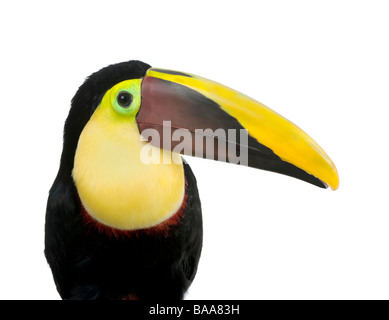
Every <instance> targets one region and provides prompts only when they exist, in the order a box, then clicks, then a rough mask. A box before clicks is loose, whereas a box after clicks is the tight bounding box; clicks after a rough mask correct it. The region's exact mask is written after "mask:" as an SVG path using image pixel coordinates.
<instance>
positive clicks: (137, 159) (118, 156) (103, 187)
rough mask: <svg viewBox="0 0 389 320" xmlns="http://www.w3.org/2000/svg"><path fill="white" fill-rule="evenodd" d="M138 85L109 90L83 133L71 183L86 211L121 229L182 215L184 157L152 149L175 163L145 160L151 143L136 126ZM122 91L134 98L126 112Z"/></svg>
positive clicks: (128, 83) (123, 84) (126, 83)
mask: <svg viewBox="0 0 389 320" xmlns="http://www.w3.org/2000/svg"><path fill="white" fill-rule="evenodd" d="M140 84H141V80H140V79H135V80H127V81H123V82H121V83H119V84H117V85H116V86H114V87H113V88H112V89H110V90H109V91H107V93H106V94H105V96H104V97H103V99H102V102H101V104H100V105H99V106H98V107H97V109H96V110H95V112H94V114H93V115H92V117H91V118H90V120H89V122H88V123H87V124H86V126H85V127H84V129H83V131H82V133H81V135H80V138H79V141H78V146H77V150H76V154H75V158H74V168H73V179H74V182H75V184H76V187H77V191H78V194H79V196H80V199H81V202H82V204H83V205H84V207H85V209H86V211H87V212H88V213H89V214H90V215H91V216H92V217H93V218H95V219H96V220H97V221H99V222H100V223H102V224H104V225H107V226H109V227H112V228H115V229H120V230H136V229H143V228H149V227H153V226H156V225H158V224H160V223H161V222H163V221H165V220H167V219H169V218H170V217H171V216H172V215H174V214H175V213H176V212H177V211H178V209H179V208H180V207H181V204H182V201H183V199H184V194H185V176H184V168H183V164H182V160H181V157H180V155H178V154H175V153H171V152H169V151H165V150H162V149H158V148H155V147H152V146H151V145H148V146H147V148H148V149H153V150H152V151H153V152H155V153H158V155H159V157H160V159H162V158H163V157H165V158H164V159H166V158H167V157H168V158H170V159H171V161H169V162H170V163H162V161H160V163H150V164H145V163H144V162H142V161H141V152H142V148H143V147H145V145H146V144H147V142H145V141H142V140H141V138H140V134H139V131H138V127H137V124H136V122H135V115H136V113H137V111H138V110H139V107H140ZM123 90H126V91H128V92H131V93H132V94H133V97H134V101H133V102H132V105H131V107H130V108H128V110H120V108H119V107H118V105H117V103H116V97H117V95H118V93H119V92H123ZM137 94H138V95H139V97H138V96H136V95H137ZM143 150H144V149H143Z"/></svg>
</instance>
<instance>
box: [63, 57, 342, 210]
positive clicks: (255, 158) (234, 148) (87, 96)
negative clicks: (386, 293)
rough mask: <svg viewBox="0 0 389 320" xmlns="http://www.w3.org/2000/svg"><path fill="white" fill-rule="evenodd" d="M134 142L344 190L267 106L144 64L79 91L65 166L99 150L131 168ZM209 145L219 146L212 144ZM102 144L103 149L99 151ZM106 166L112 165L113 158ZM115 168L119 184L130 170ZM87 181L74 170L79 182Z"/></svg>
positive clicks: (116, 70) (313, 149) (108, 71)
mask: <svg viewBox="0 0 389 320" xmlns="http://www.w3.org/2000/svg"><path fill="white" fill-rule="evenodd" d="M102 128H104V129H102ZM243 129H245V130H243ZM85 131H87V132H88V134H86V133H85V134H84V132H85ZM152 132H154V133H156V135H153V134H150V133H152ZM82 134H84V136H85V137H82ZM141 136H143V137H144V139H141ZM81 138H82V139H83V140H82V142H83V148H84V149H85V150H84V152H83V153H82V154H81V152H78V151H77V153H80V155H79V156H78V158H77V154H76V150H79V149H80V148H81V147H80V143H81ZM203 138H204V139H203ZM134 139H135V140H138V141H142V142H141V145H140V146H143V145H144V144H146V143H147V142H150V143H151V145H153V147H159V148H160V149H165V150H167V151H161V152H162V153H163V152H165V153H166V152H168V153H169V154H171V151H174V152H173V156H172V157H173V158H174V157H175V156H174V154H175V152H179V153H181V154H189V155H195V156H200V157H205V158H214V159H216V160H222V161H227V162H237V161H236V159H238V160H239V161H238V162H239V163H240V164H245V165H248V166H250V167H253V168H259V169H264V170H269V171H273V172H278V173H282V174H286V175H289V176H292V177H295V178H298V179H301V180H304V181H307V182H309V183H312V184H314V185H316V186H319V187H327V186H330V187H331V188H332V189H337V188H338V184H339V178H338V174H337V170H336V168H335V166H334V164H333V162H332V161H331V159H330V158H329V157H328V156H327V154H326V153H325V152H324V151H323V149H322V148H321V147H320V146H319V145H318V144H317V143H316V142H315V141H314V140H313V139H312V138H310V137H309V136H308V135H307V134H306V133H305V132H304V131H302V130H301V129H300V128H298V127H297V126H296V125H294V124H293V123H291V122H290V121H288V120H287V119H285V118H283V117H282V116H280V115H279V114H277V113H276V112H274V111H272V110H271V109H269V108H268V107H266V106H264V105H263V104H261V103H259V102H257V101H255V100H253V99H251V98H249V97H247V96H245V95H243V94H241V93H239V92H237V91H234V90H232V89H230V88H227V87H225V86H223V85H221V84H218V83H216V82H213V81H210V80H207V79H204V78H201V77H199V76H195V75H193V74H189V73H182V72H177V71H170V70H164V69H156V68H151V67H150V66H149V65H147V64H145V63H143V62H140V61H129V62H124V63H119V64H116V65H111V66H108V67H106V68H104V69H102V70H100V71H98V72H96V73H94V74H92V75H91V76H90V77H89V78H88V79H87V80H86V81H85V83H84V84H83V85H82V86H81V87H80V89H79V90H78V92H77V93H76V95H75V97H74V98H73V100H72V108H71V110H70V113H69V117H68V119H67V121H66V125H65V138H64V150H63V156H62V160H61V165H62V166H65V167H68V168H69V169H70V170H73V165H74V163H73V161H74V159H75V156H76V161H78V162H80V163H81V162H82V161H86V160H85V159H86V157H87V156H86V155H90V154H91V153H94V152H95V154H94V157H100V156H101V157H107V155H109V154H113V153H114V157H116V158H121V159H124V160H123V161H124V162H125V161H127V162H131V161H134V160H133V159H132V158H131V157H132V155H129V153H128V152H129V151H128V150H129V149H131V148H132V151H131V152H133V154H134V153H136V152H137V154H136V157H138V158H139V156H140V155H139V152H138V151H137V150H140V149H139V148H138V147H139V145H137V146H136V147H135V146H134V144H135V142H134ZM92 140H95V141H94V142H93V141H92ZM145 140H146V141H145ZM204 141H205V142H213V144H212V145H211V147H209V146H205V145H204ZM98 143H99V144H100V146H101V145H102V146H103V147H101V148H100V147H97V146H96V145H97V144H98ZM86 145H87V146H88V147H85V146H86ZM137 148H138V149H137ZM96 149H100V151H99V152H97V151H96ZM176 160H177V159H176ZM105 161H106V162H110V161H111V164H112V161H113V159H111V160H110V159H108V158H107V159H105ZM178 165H179V160H178ZM86 166H87V167H88V169H85V168H84V169H83V170H84V171H90V172H92V171H93V165H92V166H90V165H86ZM113 166H114V168H113V169H117V170H118V172H120V173H119V174H118V177H117V181H116V183H117V182H118V181H119V180H120V179H121V177H120V176H122V173H123V171H121V170H122V169H121V164H120V163H115V164H113ZM75 169H76V168H75ZM95 169H96V170H100V171H101V170H104V169H101V168H100V167H96V168H95ZM113 169H106V170H113ZM123 170H124V169H123ZM81 175H82V174H80V173H79V174H78V175H77V172H76V173H75V172H74V170H73V176H76V178H75V180H76V184H77V179H78V180H80V181H81V178H80V176H81ZM91 176H93V174H92V175H91ZM88 179H91V178H90V177H89V178H88ZM144 179H147V177H145V178H144ZM137 181H139V179H138V180H137ZM79 184H81V182H79ZM77 187H79V186H77ZM138 187H139V186H138ZM181 187H182V186H178V187H177V188H181ZM80 188H82V186H80ZM172 188H173V189H174V185H173V187H172ZM134 192H135V190H134ZM85 197H87V196H85ZM180 197H181V198H180ZM176 198H177V199H176V200H175V201H172V203H174V205H173V206H172V207H171V208H170V209H169V210H172V211H174V209H175V207H176V206H177V205H178V203H180V199H181V201H182V195H181V194H179V193H177V196H176ZM92 211H93V210H92Z"/></svg>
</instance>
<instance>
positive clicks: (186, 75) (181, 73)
mask: <svg viewBox="0 0 389 320" xmlns="http://www.w3.org/2000/svg"><path fill="white" fill-rule="evenodd" d="M152 70H153V71H157V72H161V73H166V74H172V75H176V76H183V77H189V78H192V76H191V75H190V74H187V73H183V72H179V71H173V70H166V69H157V68H152Z"/></svg>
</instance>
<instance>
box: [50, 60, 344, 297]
mask: <svg viewBox="0 0 389 320" xmlns="http://www.w3.org/2000/svg"><path fill="white" fill-rule="evenodd" d="M207 142H208V143H209V142H212V143H210V145H207ZM182 155H189V156H197V157H202V158H208V159H213V160H218V161H225V162H231V163H234V164H238V165H239V164H241V165H247V166H249V167H252V168H257V169H263V170H268V171H273V172H276V173H280V174H284V175H288V176H291V177H294V178H297V179H300V180H303V181H306V182H308V183H311V184H313V185H316V186H318V187H322V188H327V187H328V186H329V187H331V188H332V189H334V190H335V189H337V188H338V184H339V177H338V173H337V170H336V167H335V165H334V164H333V162H332V161H331V159H330V158H329V157H328V155H327V154H326V153H325V152H324V151H323V149H322V148H321V147H320V146H319V145H318V144H317V143H316V142H315V141H314V140H313V139H312V138H311V137H310V136H308V135H307V134H306V133H305V132H304V131H302V130H301V129H300V128H298V127H297V126H296V125H294V124H293V123H292V122H290V121H288V120H287V119H285V118H284V117H282V116H281V115H279V114H277V113H276V112H274V111H273V110H271V109H270V108H268V107H266V106H265V105H263V104H261V103H259V102H257V101H256V100H254V99H252V98H249V97H248V96H245V95H244V94H242V93H240V92H237V91H235V90H232V89H230V88H228V87H226V86H223V85H221V84H219V83H217V82H214V81H211V80H208V79H205V78H202V77H199V76H196V75H194V74H190V73H185V72H179V71H173V70H167V69H159V68H152V67H151V66H150V65H148V64H146V63H143V62H141V61H137V60H131V61H126V62H122V63H117V64H112V65H109V66H107V67H104V68H102V69H101V70H99V71H97V72H95V73H93V74H92V75H90V76H89V77H88V78H87V79H86V80H85V82H84V83H83V84H82V85H81V86H80V87H79V89H78V91H77V92H76V94H75V96H74V97H73V99H72V100H71V107H70V111H69V114H68V117H67V119H66V121H65V125H64V134H63V149H62V155H61V159H60V165H59V170H58V174H57V176H56V178H55V180H54V183H53V185H52V187H51V189H50V191H49V196H48V201H47V209H46V222H45V256H46V259H47V261H48V264H49V266H50V268H51V271H52V274H53V278H54V282H55V285H56V288H57V290H58V292H59V294H60V296H61V298H62V299H88V300H89V299H90V300H133V299H139V300H149V299H159V300H178V299H183V298H184V296H185V293H186V292H187V290H188V288H189V286H190V284H191V283H192V281H193V279H194V277H195V275H196V271H197V267H198V263H199V259H200V255H201V250H202V242H203V228H202V226H203V223H202V212H201V204H200V198H199V193H198V190H197V184H196V179H195V176H194V174H193V172H192V170H191V168H190V167H189V165H188V163H187V162H186V161H185V159H183V158H182ZM253 179H254V177H253ZM221 206H222V205H221Z"/></svg>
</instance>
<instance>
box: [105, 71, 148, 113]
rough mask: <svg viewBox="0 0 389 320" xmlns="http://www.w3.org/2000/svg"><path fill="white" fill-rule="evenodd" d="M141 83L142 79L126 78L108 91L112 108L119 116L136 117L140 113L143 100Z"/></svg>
mask: <svg viewBox="0 0 389 320" xmlns="http://www.w3.org/2000/svg"><path fill="white" fill-rule="evenodd" d="M141 84H142V79H132V80H125V81H123V82H120V83H118V84H117V85H116V86H114V87H113V88H112V89H111V90H109V91H108V92H107V95H106V96H107V98H108V99H110V103H111V106H112V110H114V111H115V113H116V114H117V115H118V116H124V117H127V118H134V117H135V115H136V114H137V113H138V111H139V108H140V104H141V101H142V94H141Z"/></svg>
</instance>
